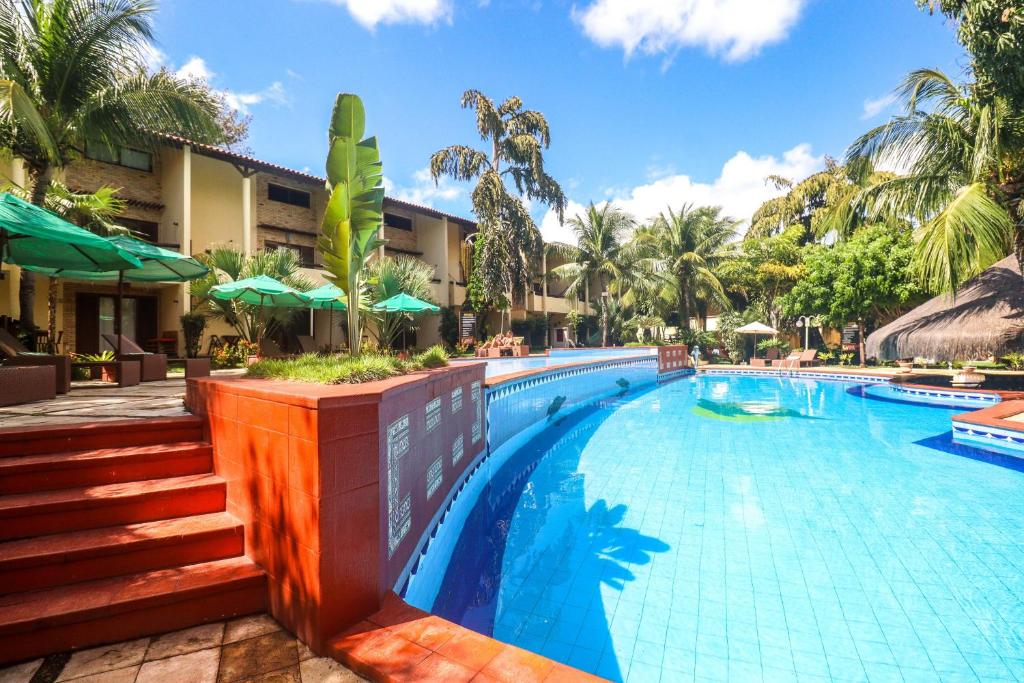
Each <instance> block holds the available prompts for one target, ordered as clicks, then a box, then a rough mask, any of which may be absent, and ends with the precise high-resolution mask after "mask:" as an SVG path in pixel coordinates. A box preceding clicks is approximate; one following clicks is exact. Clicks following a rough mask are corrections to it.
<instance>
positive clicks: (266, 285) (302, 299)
mask: <svg viewBox="0 0 1024 683" xmlns="http://www.w3.org/2000/svg"><path fill="white" fill-rule="evenodd" d="M210 296H212V297H213V298H214V299H220V300H222V301H240V302H241V303H243V304H249V305H250V306H259V307H260V315H261V317H262V315H263V309H264V308H265V307H267V306H270V307H271V308H309V307H310V306H311V305H312V300H311V299H310V298H309V297H308V296H306V295H305V294H303V293H302V292H300V291H299V290H297V289H293V288H292V287H289V286H288V285H286V284H284V283H283V282H279V281H277V280H275V279H274V278H272V277H270V276H269V275H257V276H256V277H250V278H246V279H244V280H234V281H232V282H225V283H224V284H221V285H217V286H215V287H211V288H210Z"/></svg>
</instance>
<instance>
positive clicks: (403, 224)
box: [384, 213, 412, 232]
mask: <svg viewBox="0 0 1024 683" xmlns="http://www.w3.org/2000/svg"><path fill="white" fill-rule="evenodd" d="M384 225H386V226H388V227H389V228H394V229H396V230H405V231H407V232H412V219H411V218H406V217H405V216H396V215H395V214H393V213H386V214H384Z"/></svg>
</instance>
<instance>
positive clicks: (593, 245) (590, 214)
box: [549, 202, 636, 346]
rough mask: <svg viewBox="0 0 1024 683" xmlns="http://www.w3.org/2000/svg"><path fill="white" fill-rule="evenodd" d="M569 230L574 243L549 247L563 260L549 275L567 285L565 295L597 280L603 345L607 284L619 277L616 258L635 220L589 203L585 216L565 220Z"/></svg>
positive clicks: (603, 342) (605, 340)
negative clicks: (572, 235)
mask: <svg viewBox="0 0 1024 683" xmlns="http://www.w3.org/2000/svg"><path fill="white" fill-rule="evenodd" d="M569 227H570V228H572V231H573V233H574V234H575V235H576V244H575V245H573V244H564V243H562V242H555V243H553V244H551V245H549V248H550V249H551V251H552V253H554V254H557V255H559V256H561V257H562V258H564V259H565V260H566V263H564V264H563V265H560V266H557V267H555V268H552V269H551V275H552V276H554V277H556V278H558V279H560V280H563V281H566V282H568V286H567V287H566V292H567V293H569V294H570V295H573V296H576V295H579V294H583V293H585V292H587V291H588V290H589V287H588V284H589V283H590V282H592V281H593V280H594V278H597V280H598V283H599V284H600V287H601V291H600V292H599V295H600V296H601V345H602V346H607V345H608V301H607V296H606V293H607V292H608V288H609V285H610V284H611V283H612V282H613V281H615V280H617V279H618V278H619V277H620V276H621V274H622V261H621V258H620V256H621V251H622V245H623V241H624V240H625V238H626V236H627V234H628V233H629V232H631V231H632V230H633V229H634V228H635V227H636V221H635V220H634V218H633V217H632V216H630V215H629V214H628V213H626V212H625V211H623V210H622V209H619V208H617V207H615V206H614V205H612V204H610V203H605V204H603V205H601V208H597V207H596V206H595V205H594V203H593V202H591V203H590V206H589V207H587V212H586V214H584V215H579V214H577V215H575V216H573V217H572V218H570V219H569ZM587 303H588V304H589V303H590V302H589V301H588V302H587Z"/></svg>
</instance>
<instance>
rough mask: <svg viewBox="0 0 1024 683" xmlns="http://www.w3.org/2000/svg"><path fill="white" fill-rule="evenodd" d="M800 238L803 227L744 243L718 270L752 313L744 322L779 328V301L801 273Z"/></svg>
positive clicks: (797, 226)
mask: <svg viewBox="0 0 1024 683" xmlns="http://www.w3.org/2000/svg"><path fill="white" fill-rule="evenodd" d="M803 235H804V228H803V226H801V225H794V226H790V227H789V228H787V229H785V230H783V231H782V232H781V233H780V234H778V235H773V236H771V237H761V238H751V239H746V240H744V241H743V243H742V244H741V245H740V247H739V249H738V250H737V251H736V252H735V253H734V254H733V257H732V258H731V259H727V260H725V261H723V263H722V264H721V265H720V266H719V276H720V278H721V280H722V282H723V284H724V286H725V287H727V288H728V290H729V291H730V293H732V294H733V295H735V296H737V297H741V298H742V299H745V300H746V302H747V305H748V307H749V308H750V309H751V310H752V313H751V316H750V318H749V319H747V320H746V322H753V320H754V319H755V318H761V319H762V320H763V321H764V322H767V323H768V324H769V325H771V326H772V327H779V326H780V325H781V324H782V317H783V313H782V310H781V308H780V306H779V302H780V300H781V297H782V296H783V295H784V294H786V293H787V292H788V291H789V290H790V289H792V288H793V285H794V284H795V283H796V282H797V281H798V280H799V279H800V278H801V277H802V276H803V273H804V266H803V257H804V252H803V250H802V249H801V246H800V245H801V243H802V241H803ZM741 324H742V323H741Z"/></svg>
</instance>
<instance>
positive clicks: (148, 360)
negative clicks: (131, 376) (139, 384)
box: [100, 334, 167, 382]
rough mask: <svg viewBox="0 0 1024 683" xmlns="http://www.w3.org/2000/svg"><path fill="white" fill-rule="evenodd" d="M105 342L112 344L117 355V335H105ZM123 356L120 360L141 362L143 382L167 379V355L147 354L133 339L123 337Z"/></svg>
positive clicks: (111, 346)
mask: <svg viewBox="0 0 1024 683" xmlns="http://www.w3.org/2000/svg"><path fill="white" fill-rule="evenodd" d="M100 336H102V337H103V341H105V342H107V343H108V344H110V348H112V349H113V350H114V353H115V354H116V353H117V349H118V345H117V335H116V334H103V335H100ZM120 348H121V355H120V356H118V357H117V359H118V360H135V361H139V364H140V367H141V371H140V376H139V379H140V380H142V381H143V382H159V381H160V380H165V379H167V354H165V353H147V352H146V350H145V349H143V348H142V347H141V346H139V345H138V344H136V343H135V340H134V339H132V338H131V337H127V336H125V335H121V346H120Z"/></svg>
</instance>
